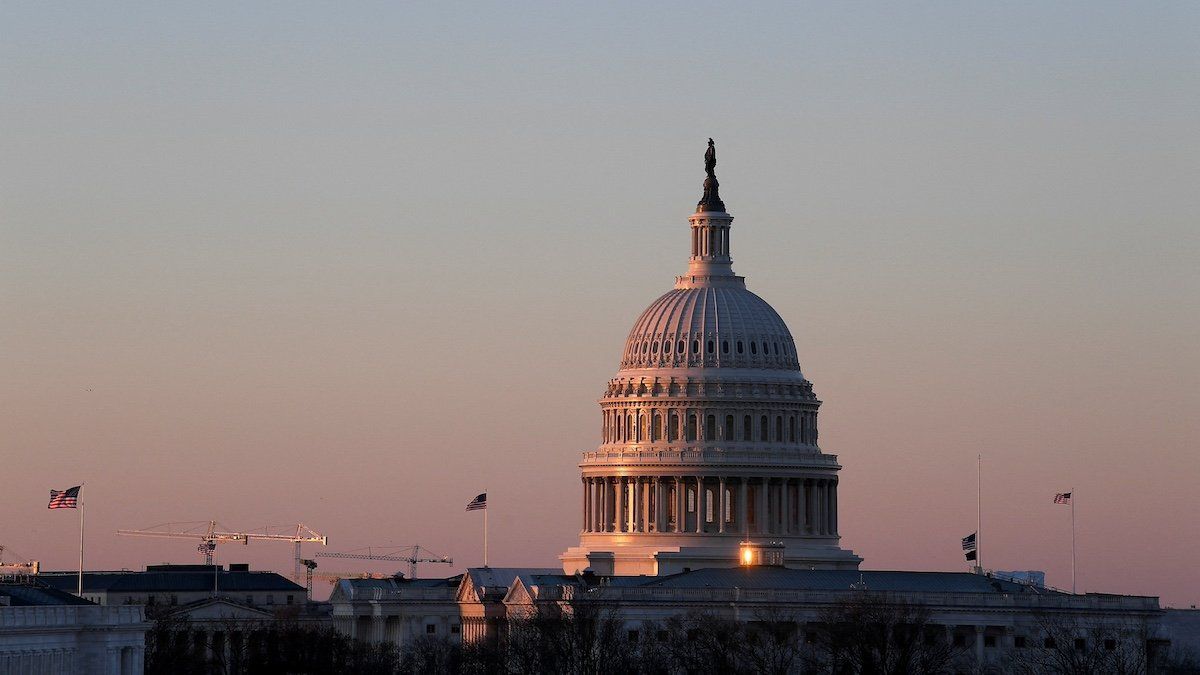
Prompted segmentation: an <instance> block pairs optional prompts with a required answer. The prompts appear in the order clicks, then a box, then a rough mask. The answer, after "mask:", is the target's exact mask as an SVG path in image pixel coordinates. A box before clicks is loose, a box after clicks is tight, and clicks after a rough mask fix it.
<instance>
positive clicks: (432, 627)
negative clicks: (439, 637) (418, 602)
mask: <svg viewBox="0 0 1200 675" xmlns="http://www.w3.org/2000/svg"><path fill="white" fill-rule="evenodd" d="M435 633H437V624H436V623H427V624H425V634H426V635H433V634H435Z"/></svg>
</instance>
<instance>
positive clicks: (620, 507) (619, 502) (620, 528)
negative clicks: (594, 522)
mask: <svg viewBox="0 0 1200 675" xmlns="http://www.w3.org/2000/svg"><path fill="white" fill-rule="evenodd" d="M613 506H615V507H616V513H615V514H613V515H614V516H615V518H614V519H613V520H614V522H613V532H624V531H625V477H624V476H618V477H617V480H616V495H615V498H614V501H613Z"/></svg>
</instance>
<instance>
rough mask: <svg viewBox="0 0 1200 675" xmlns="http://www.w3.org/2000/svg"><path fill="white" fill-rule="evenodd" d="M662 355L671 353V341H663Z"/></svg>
mask: <svg viewBox="0 0 1200 675" xmlns="http://www.w3.org/2000/svg"><path fill="white" fill-rule="evenodd" d="M663 353H664V354H670V353H671V341H670V340H663Z"/></svg>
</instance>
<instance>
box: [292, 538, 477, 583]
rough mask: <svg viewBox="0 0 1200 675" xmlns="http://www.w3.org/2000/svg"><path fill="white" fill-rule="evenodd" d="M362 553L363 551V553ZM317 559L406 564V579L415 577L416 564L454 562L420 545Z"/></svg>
mask: <svg viewBox="0 0 1200 675" xmlns="http://www.w3.org/2000/svg"><path fill="white" fill-rule="evenodd" d="M422 550H424V551H425V553H426V555H425V556H422V555H421V551H422ZM362 551H365V553H363V552H362ZM376 551H378V552H376ZM315 555H316V556H317V557H321V558H343V559H345V558H350V559H353V560H384V561H391V562H406V563H408V578H409V579H415V578H416V577H417V563H423V562H428V563H440V564H443V565H451V564H453V563H454V561H453V560H452V559H451V558H450V556H445V555H441V556H440V555H437V554H436V553H433V552H432V551H430V550H429V549H427V548H426V549H422V548H421V546H420V545H416V546H389V547H383V548H378V547H371V546H367V547H365V548H359V549H355V550H353V551H342V552H334V553H317V554H315Z"/></svg>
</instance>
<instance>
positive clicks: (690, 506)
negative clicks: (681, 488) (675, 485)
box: [687, 488, 696, 513]
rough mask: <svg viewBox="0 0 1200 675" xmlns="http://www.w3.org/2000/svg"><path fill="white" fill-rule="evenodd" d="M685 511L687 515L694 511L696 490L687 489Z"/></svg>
mask: <svg viewBox="0 0 1200 675" xmlns="http://www.w3.org/2000/svg"><path fill="white" fill-rule="evenodd" d="M687 510H688V513H692V512H693V511H695V510H696V490H695V489H693V488H688V489H687Z"/></svg>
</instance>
